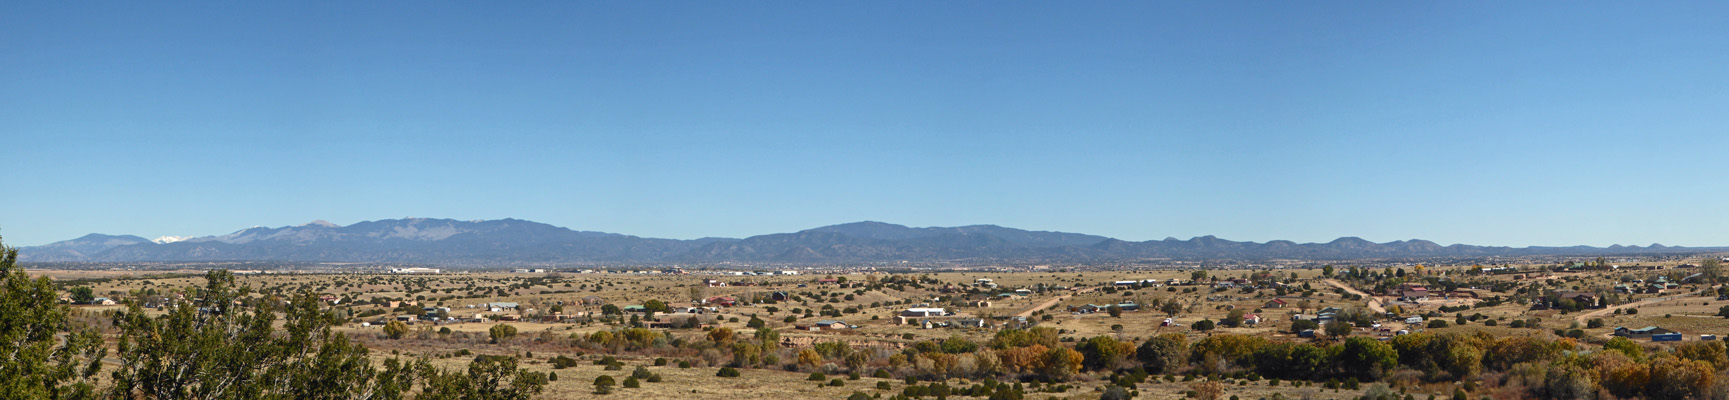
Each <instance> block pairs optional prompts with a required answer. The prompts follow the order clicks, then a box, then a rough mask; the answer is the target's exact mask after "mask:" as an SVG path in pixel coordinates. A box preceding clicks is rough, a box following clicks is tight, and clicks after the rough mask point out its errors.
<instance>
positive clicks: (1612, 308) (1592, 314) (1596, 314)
mask: <svg viewBox="0 0 1729 400" xmlns="http://www.w3.org/2000/svg"><path fill="white" fill-rule="evenodd" d="M1683 297H1695V296H1689V295H1680V296H1669V297H1658V298H1651V299H1644V300H1639V301H1635V302H1632V303H1623V304H1617V305H1614V306H1610V307H1608V308H1604V309H1601V310H1597V311H1592V312H1588V313H1584V314H1579V316H1577V317H1573V320H1574V321H1579V322H1581V323H1583V322H1586V320H1589V319H1592V318H1597V317H1602V316H1605V315H1609V314H1610V313H1613V312H1615V310H1621V309H1626V308H1629V307H1636V306H1639V305H1640V303H1656V302H1662V301H1669V300H1678V299H1681V298H1683ZM1699 297H1703V296H1699Z"/></svg>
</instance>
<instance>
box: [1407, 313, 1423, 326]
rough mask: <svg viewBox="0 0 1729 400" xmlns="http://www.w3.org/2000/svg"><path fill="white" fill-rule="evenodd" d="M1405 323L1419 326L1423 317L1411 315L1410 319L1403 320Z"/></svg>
mask: <svg viewBox="0 0 1729 400" xmlns="http://www.w3.org/2000/svg"><path fill="white" fill-rule="evenodd" d="M1405 323H1406V324H1413V325H1414V324H1421V323H1423V316H1421V315H1413V316H1411V317H1410V318H1405Z"/></svg>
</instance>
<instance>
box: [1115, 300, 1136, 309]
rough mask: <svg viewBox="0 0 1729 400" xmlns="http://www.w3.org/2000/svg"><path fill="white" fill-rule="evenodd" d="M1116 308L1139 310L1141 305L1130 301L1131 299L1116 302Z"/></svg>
mask: <svg viewBox="0 0 1729 400" xmlns="http://www.w3.org/2000/svg"><path fill="white" fill-rule="evenodd" d="M1117 308H1118V309H1121V310H1123V311H1140V310H1141V305H1140V304H1135V302H1132V301H1125V302H1122V303H1117Z"/></svg>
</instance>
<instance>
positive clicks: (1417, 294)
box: [1399, 286, 1429, 300]
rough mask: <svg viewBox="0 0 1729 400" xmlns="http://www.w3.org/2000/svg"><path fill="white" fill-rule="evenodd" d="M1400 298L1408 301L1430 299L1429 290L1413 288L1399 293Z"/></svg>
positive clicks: (1419, 287) (1418, 287) (1420, 287)
mask: <svg viewBox="0 0 1729 400" xmlns="http://www.w3.org/2000/svg"><path fill="white" fill-rule="evenodd" d="M1399 297H1400V298H1404V299H1407V300H1423V299H1427V298H1429V289H1428V288H1425V287H1422V286H1411V287H1409V288H1406V289H1403V290H1400V291H1399Z"/></svg>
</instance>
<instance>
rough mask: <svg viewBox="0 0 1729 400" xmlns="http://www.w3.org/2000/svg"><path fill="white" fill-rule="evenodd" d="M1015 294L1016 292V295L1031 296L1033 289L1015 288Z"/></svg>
mask: <svg viewBox="0 0 1729 400" xmlns="http://www.w3.org/2000/svg"><path fill="white" fill-rule="evenodd" d="M1015 294H1018V295H1021V296H1032V295H1033V291H1031V290H1026V289H1015Z"/></svg>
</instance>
